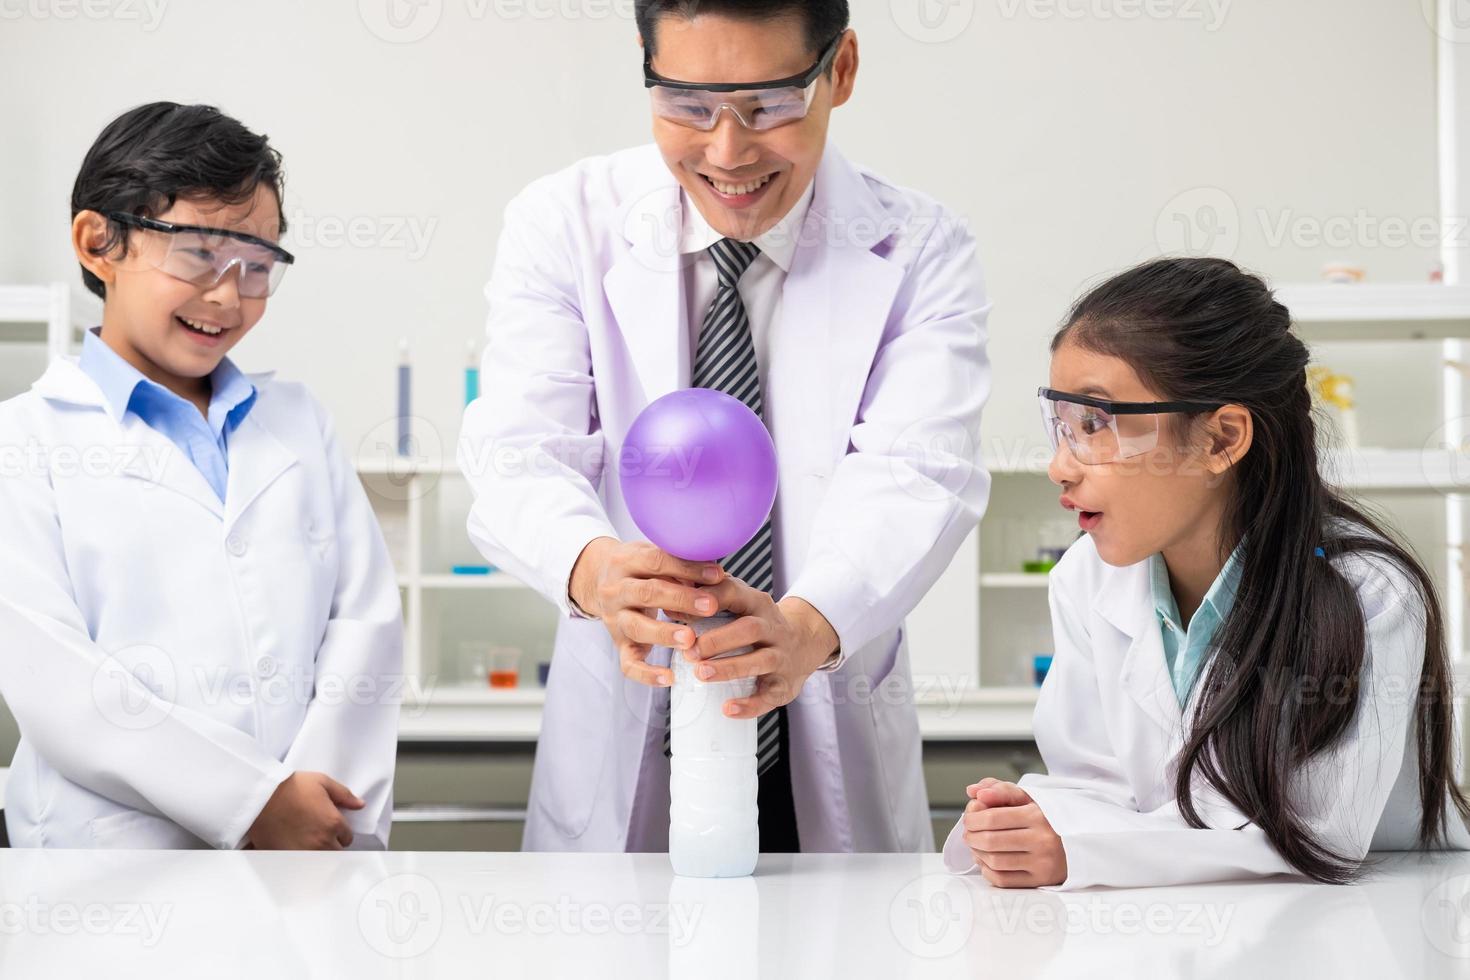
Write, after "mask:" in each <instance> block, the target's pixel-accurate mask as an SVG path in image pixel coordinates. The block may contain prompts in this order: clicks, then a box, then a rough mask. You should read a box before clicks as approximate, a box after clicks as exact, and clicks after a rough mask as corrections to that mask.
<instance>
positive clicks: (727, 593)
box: [684, 578, 838, 718]
mask: <svg viewBox="0 0 1470 980" xmlns="http://www.w3.org/2000/svg"><path fill="white" fill-rule="evenodd" d="M709 591H710V592H711V593H712V594H713V595H714V597H715V598H716V599H717V600H719V606H720V609H721V610H723V611H725V612H732V613H735V614H736V615H737V616H739V617H740V618H739V619H737V620H735V621H734V622H733V623H730V624H728V625H725V626H721V627H719V628H718V629H713V630H710V631H709V632H708V633H706V634H704V635H703V636H701V637H700V638H699V639H698V641H697V642H696V643H695V644H694V645H693V647H692V648H691V649H689V650H687V651H685V654H684V656H685V657H686V658H688V659H689V660H690V661H692V662H699V661H706V662H705V663H701V664H700V665H699V666H697V667H695V669H694V676H695V677H698V678H699V679H700V680H702V681H728V680H734V679H735V678H737V677H754V678H756V679H757V680H756V687H755V693H754V694H752V695H751V696H750V697H748V698H731V699H730V700H729V701H726V702H725V714H726V715H728V716H729V717H731V718H757V717H759V716H761V715H763V714H765V713H766V712H767V711H770V710H772V709H774V708H779V707H781V706H782V705H783V704H789V703H791V702H792V701H794V700H796V696H797V695H798V694H799V693H801V686H802V685H803V684H805V683H806V679H807V678H808V677H810V676H811V674H812V671H814V670H816V669H817V668H818V667H820V666H821V665H822V662H823V661H824V660H826V659H827V657H829V656H830V655H831V654H832V653H833V652H835V651H836V650H837V643H838V638H837V633H836V631H835V630H833V629H832V624H831V623H829V622H827V619H826V617H825V616H823V615H822V614H821V613H820V612H818V611H817V610H816V609H815V608H814V607H813V606H812V605H811V604H810V603H809V602H807V601H806V600H805V599H799V598H796V597H795V596H788V597H787V598H785V599H782V600H781V601H780V602H777V601H776V600H775V599H773V598H771V596H770V595H768V594H767V593H765V592H761V591H760V590H758V589H753V588H751V587H750V586H748V585H746V584H745V583H744V582H742V581H740V580H739V579H735V578H727V579H726V580H725V581H724V582H721V583H720V584H719V585H717V586H714V587H713V588H711V589H709ZM746 646H753V647H755V649H754V650H752V651H751V652H749V653H745V654H741V655H739V656H735V657H727V658H724V659H721V660H711V659H710V658H712V657H718V656H719V655H720V654H722V653H728V652H729V651H731V650H738V649H740V648H741V647H746Z"/></svg>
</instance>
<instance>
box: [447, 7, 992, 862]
mask: <svg viewBox="0 0 1470 980" xmlns="http://www.w3.org/2000/svg"><path fill="white" fill-rule="evenodd" d="M761 6H762V9H761V11H760V12H758V13H756V12H752V9H751V5H750V4H748V3H740V2H736V0H725V2H719V0H703V2H700V3H697V4H691V3H688V2H680V0H639V2H638V4H637V15H638V21H639V33H640V37H641V40H642V42H643V47H644V54H645V80H646V88H647V89H648V92H649V97H650V100H651V103H652V107H653V115H654V120H653V128H654V136H655V145H653V146H646V147H640V148H637V149H632V150H627V151H624V152H620V153H615V154H612V155H610V156H605V157H597V158H592V159H588V160H584V161H582V162H580V163H577V164H575V165H573V166H572V167H570V168H569V169H567V170H565V171H562V172H560V173H557V174H554V175H552V176H549V177H545V178H543V179H540V180H538V181H536V182H534V183H533V184H532V185H531V186H530V187H528V188H527V189H526V190H525V191H523V192H522V193H521V194H520V195H518V196H517V197H516V198H515V199H514V200H513V201H512V202H511V203H510V205H509V206H508V208H507V209H506V213H505V225H504V229H503V232H502V235H501V238H500V243H499V248H498V250H497V253H496V256H495V268H494V272H493V275H492V277H491V280H490V283H489V285H488V286H487V290H486V292H487V296H488V299H489V302H490V317H489V324H488V334H489V345H488V347H487V349H486V352H485V359H484V365H483V371H482V376H483V378H484V385H483V390H484V395H483V396H482V397H481V398H480V399H479V400H478V401H476V402H474V403H473V404H472V405H471V406H470V407H469V409H468V410H467V411H466V414H465V420H464V429H463V436H462V439H461V444H460V464H461V467H462V468H463V469H464V471H465V472H466V474H467V476H468V477H469V479H470V481H471V484H472V486H473V487H474V490H475V494H476V502H475V505H474V507H473V509H472V512H471V515H470V519H469V531H470V536H471V537H472V538H473V540H474V541H475V543H476V545H477V546H478V547H479V548H480V550H481V551H482V552H483V553H484V554H485V555H486V556H487V557H488V558H489V559H490V560H492V561H494V562H495V563H496V564H497V565H499V566H500V567H502V568H503V569H505V570H506V571H508V572H509V573H511V574H512V575H514V576H516V577H517V578H519V579H521V580H523V581H524V582H526V583H528V584H530V585H531V586H533V587H534V588H536V589H537V590H539V591H540V592H541V593H542V594H543V595H545V596H546V597H547V598H549V599H550V600H551V601H553V602H555V603H556V605H557V606H558V607H559V608H560V610H561V611H562V612H563V613H564V614H565V616H566V618H565V619H564V620H563V621H562V622H561V623H560V626H559V629H558V632H557V640H556V647H555V651H554V656H553V666H552V672H551V677H550V681H549V683H548V689H547V695H546V708H545V712H544V715H543V720H542V730H541V738H540V742H539V746H538V750H537V754H536V765H535V773H534V777H533V781H532V788H531V800H530V811H529V817H528V821H527V825H526V833H525V841H524V844H525V847H526V848H527V849H529V850H583V851H609V850H628V851H646V850H663V849H665V848H666V847H667V846H668V826H669V812H668V805H669V788H668V783H669V764H668V760H667V759H666V758H665V753H664V744H665V732H666V726H667V724H668V720H667V711H668V699H669V691H668V687H667V686H666V685H667V684H668V683H669V682H670V678H671V673H670V671H669V669H668V666H667V665H668V663H669V657H670V655H671V653H672V655H673V656H684V655H685V650H686V649H688V648H689V646H690V640H691V639H692V637H691V636H690V635H689V634H688V633H687V631H685V630H684V629H683V628H682V627H680V626H678V625H677V624H675V623H671V622H669V621H668V618H667V617H666V616H662V615H660V612H659V611H660V610H663V611H666V612H667V613H670V614H675V615H677V614H684V615H686V616H690V617H695V618H697V617H699V616H703V615H707V614H708V613H709V612H711V611H713V605H714V604H715V603H716V602H717V604H718V605H719V608H721V609H722V610H724V611H727V612H730V613H733V614H735V615H736V616H738V617H740V618H739V619H738V620H737V621H736V622H735V623H734V624H732V625H730V626H726V627H724V628H723V629H722V630H720V631H718V632H715V633H710V634H707V635H705V636H704V637H703V638H701V639H700V640H699V642H698V645H697V646H695V647H694V649H693V651H692V653H693V655H694V656H697V657H699V658H701V659H703V658H708V657H712V656H715V655H717V654H720V653H725V652H729V651H734V650H736V649H738V648H741V647H743V646H746V645H753V646H754V647H755V649H754V651H753V652H750V653H748V654H744V655H740V656H735V657H731V658H727V659H724V660H721V661H720V662H719V664H718V665H717V666H716V667H715V669H716V671H717V674H716V678H717V679H723V678H726V677H730V676H736V675H745V676H756V677H757V678H758V681H757V690H756V693H755V695H754V696H753V697H751V698H748V699H744V700H740V701H732V702H730V705H729V707H728V708H727V710H729V711H733V712H735V715H736V716H737V717H744V718H756V717H759V718H760V722H759V724H760V729H759V732H760V734H759V750H758V757H759V761H758V770H759V773H760V798H759V806H760V826H761V834H760V836H761V849H762V850H763V851H797V850H801V851H922V850H932V849H933V846H934V843H933V834H932V830H931V824H930V822H929V812H928V802H927V795H926V792H925V788H924V778H923V772H922V770H921V767H920V762H921V759H920V739H919V727H918V718H917V714H916V712H915V708H914V704H913V699H912V690H911V682H910V678H909V663H908V652H907V648H906V646H905V643H904V630H903V618H904V616H905V615H906V614H907V613H908V612H909V611H910V610H911V609H912V608H913V607H914V606H915V604H917V602H918V601H919V599H920V598H921V597H922V596H923V594H924V592H925V591H926V590H927V589H928V588H929V587H930V585H932V584H933V582H934V581H935V579H936V578H937V577H938V576H939V575H940V573H941V572H942V571H943V570H944V568H945V567H946V566H947V565H948V563H949V561H950V559H951V558H952V557H953V555H954V553H955V551H956V549H957V548H958V546H959V545H960V543H961V542H962V541H963V540H964V538H965V536H966V535H967V534H968V533H969V532H970V531H971V529H972V528H973V527H974V526H975V524H976V523H977V522H978V520H979V518H980V515H981V514H982V512H983V511H984V507H985V502H986V499H987V496H988V491H989V480H988V477H987V475H986V473H985V472H984V470H983V468H982V467H981V465H980V455H979V448H978V447H979V425H980V412H981V408H982V406H983V404H984V402H985V399H986V396H987V394H988V391H989V385H990V370H989V365H988V362H987V360H986V357H985V319H986V314H987V312H988V304H987V301H986V297H985V293H984V288H983V285H982V280H981V276H980V270H979V268H978V266H977V263H976V258H975V250H974V244H973V241H972V239H971V237H970V235H969V233H968V232H967V231H966V229H965V228H964V227H963V224H962V221H961V219H959V218H958V217H957V216H956V215H954V214H953V213H951V212H949V211H947V210H945V209H944V208H943V207H941V206H940V205H938V204H936V203H935V202H934V201H932V200H931V199H929V198H927V197H924V196H922V195H920V194H917V193H915V192H912V191H908V190H905V189H903V188H900V187H896V186H894V185H892V184H890V183H888V182H887V181H885V180H884V179H882V178H881V177H878V176H876V175H874V174H872V173H870V172H868V171H866V170H863V169H861V168H859V167H857V166H855V165H853V164H852V163H849V162H848V161H847V160H846V159H845V158H843V156H842V155H841V154H840V153H839V152H838V151H837V150H836V149H835V148H834V147H832V146H831V145H829V144H828V142H827V129H828V120H829V116H830V113H831V111H832V110H833V109H834V108H836V107H837V106H840V105H842V104H844V103H845V102H846V101H847V100H848V99H849V98H850V97H851V95H852V92H853V86H854V81H855V79H856V76H857V69H858V44H857V39H856V36H855V35H854V34H853V32H852V31H851V30H849V29H848V8H847V3H846V0H821V2H796V0H792V2H789V3H784V4H782V3H779V2H777V3H767V4H764V5H761ZM691 385H692V386H697V387H710V388H716V389H718V390H722V391H725V392H727V393H729V394H732V395H733V396H735V397H737V398H740V399H741V400H742V401H744V402H745V403H746V404H747V405H749V406H750V407H751V408H752V409H753V410H754V411H756V412H757V414H759V415H760V416H761V417H762V418H763V419H764V421H765V423H766V425H767V426H768V428H769V429H770V431H771V434H772V437H773V439H774V441H775V444H776V451H777V456H778V459H779V473H780V488H779V491H778V495H777V498H776V504H775V507H774V510H773V512H772V515H771V520H770V522H769V524H768V526H767V528H766V529H763V531H762V532H761V533H760V534H758V535H757V537H756V538H755V539H754V540H753V541H752V542H751V543H750V544H749V545H747V546H746V547H745V548H742V549H741V550H740V551H739V552H737V553H736V554H734V555H731V556H729V557H728V558H727V559H726V560H725V561H724V562H723V563H722V567H723V569H724V574H726V575H727V576H728V577H726V578H724V580H723V581H720V582H718V583H717V584H712V583H710V582H709V581H708V580H706V579H702V578H701V576H702V574H703V573H704V572H705V571H706V569H705V568H704V567H702V566H699V565H696V564H694V563H689V562H683V561H680V560H678V559H676V558H674V557H672V556H670V555H667V554H665V553H663V552H661V551H659V550H658V549H657V548H655V547H654V546H652V545H650V544H647V543H646V542H642V541H641V538H642V535H641V534H640V533H639V531H638V529H637V527H636V526H635V524H634V522H633V520H632V519H631V517H630V516H629V513H628V508H627V505H626V502H625V501H624V500H623V498H622V495H621V492H620V490H619V485H618V478H617V462H618V453H619V449H620V447H621V446H622V442H623V438H624V435H625V434H626V432H627V431H628V428H629V426H630V425H631V424H632V422H633V420H634V418H635V417H636V416H637V415H638V413H639V412H640V411H641V410H642V409H643V408H644V407H645V406H646V405H648V404H649V402H651V401H653V400H654V399H656V398H658V397H660V396H662V395H664V394H667V393H669V392H670V391H674V390H676V389H680V388H685V387H690V386H691ZM711 519H712V520H713V519H718V517H717V515H711ZM777 597H779V601H778V598H777ZM671 648H672V649H671Z"/></svg>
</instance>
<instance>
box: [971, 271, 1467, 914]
mask: <svg viewBox="0 0 1470 980" xmlns="http://www.w3.org/2000/svg"><path fill="white" fill-rule="evenodd" d="M1051 350H1052V362H1051V379H1050V384H1049V387H1047V388H1043V389H1042V390H1041V392H1040V401H1041V406H1042V414H1043V418H1044V421H1045V424H1046V426H1047V431H1048V434H1049V436H1050V437H1051V440H1052V445H1053V449H1054V455H1053V459H1052V462H1051V465H1050V467H1049V471H1048V472H1049V475H1050V477H1051V479H1052V481H1053V482H1055V483H1056V484H1057V485H1058V486H1059V487H1061V489H1062V497H1061V504H1062V506H1063V507H1064V508H1066V509H1068V510H1070V511H1074V512H1076V514H1077V515H1078V522H1079V526H1080V527H1081V529H1082V530H1083V531H1085V532H1086V534H1085V536H1084V537H1083V538H1082V539H1081V540H1079V541H1078V542H1077V543H1076V544H1074V545H1073V546H1072V548H1071V549H1070V550H1069V551H1068V552H1067V554H1066V556H1065V557H1064V558H1063V560H1062V561H1061V562H1060V563H1059V564H1058V565H1057V567H1056V568H1055V569H1054V570H1053V571H1052V573H1051V582H1050V600H1051V614H1052V623H1053V629H1054V635H1055V642H1056V651H1055V658H1054V660H1053V665H1052V668H1051V672H1050V673H1049V675H1048V677H1047V679H1046V682H1045V684H1043V686H1042V689H1041V693H1040V696H1039V698H1038V700H1037V705H1036V716H1035V732H1036V742H1037V746H1038V748H1039V749H1040V751H1041V754H1042V757H1043V758H1044V760H1045V762H1046V766H1047V774H1046V775H1027V776H1024V777H1022V779H1021V780H1020V782H1019V783H1008V782H1003V781H1000V780H996V779H983V780H981V781H980V782H978V783H975V784H973V785H971V786H970V787H968V790H967V792H968V796H969V798H970V799H969V803H968V805H967V806H966V809H965V814H964V816H963V817H962V819H961V820H960V822H959V824H958V825H957V826H956V827H955V828H954V830H953V831H952V832H951V834H950V836H949V839H948V841H947V842H946V843H945V851H944V852H945V860H946V863H947V864H948V865H949V867H950V868H952V869H953V870H955V871H962V872H963V871H979V872H980V873H982V874H983V875H984V876H985V877H986V878H987V879H989V880H990V881H991V882H992V883H994V884H996V885H1001V886H1020V887H1033V886H1060V887H1063V888H1067V889H1071V888H1081V887H1086V886H1089V885H1117V886H1147V885H1164V884H1179V883H1184V882H1195V881H1209V880H1218V879H1227V878H1237V877H1247V876H1256V875H1270V874H1280V873H1287V874H1298V875H1304V876H1306V877H1309V878H1312V879H1315V880H1317V881H1323V882H1347V881H1350V880H1352V879H1353V878H1355V877H1356V876H1357V875H1359V874H1360V873H1361V871H1362V868H1363V864H1364V860H1365V857H1366V855H1367V853H1368V851H1369V850H1370V848H1371V849H1408V848H1414V847H1426V848H1428V847H1441V846H1446V845H1448V846H1465V845H1466V844H1467V843H1470V835H1467V834H1466V829H1465V819H1466V816H1467V813H1470V804H1467V801H1466V798H1465V796H1464V794H1462V792H1461V791H1460V789H1459V787H1458V786H1457V785H1456V781H1455V773H1454V769H1455V755H1456V753H1455V750H1454V748H1453V746H1452V737H1453V731H1454V725H1453V712H1452V690H1451V675H1450V666H1449V661H1448V658H1447V656H1446V652H1445V635H1444V625H1443V616H1442V614H1441V610H1440V605H1439V601H1438V599H1437V598H1436V596H1435V592H1434V587H1433V584H1432V582H1431V580H1430V578H1429V576H1428V574H1427V573H1426V572H1425V570H1424V567H1423V565H1422V563H1421V562H1420V561H1419V559H1418V558H1416V557H1415V556H1414V554H1413V553H1412V552H1411V551H1410V550H1409V549H1408V548H1406V547H1404V546H1403V545H1402V544H1400V543H1398V542H1397V541H1396V540H1395V538H1394V537H1393V535H1392V534H1391V533H1390V532H1389V531H1388V530H1387V529H1386V528H1385V527H1384V526H1383V525H1382V524H1381V523H1380V522H1379V521H1378V520H1376V519H1375V518H1374V517H1372V516H1371V515H1370V514H1368V513H1367V512H1365V511H1364V510H1363V509H1362V508H1360V507H1359V506H1357V505H1355V504H1354V503H1353V502H1352V501H1350V500H1349V499H1348V498H1347V497H1345V496H1344V495H1343V494H1342V493H1340V492H1339V491H1337V490H1335V489H1334V488H1333V487H1332V486H1331V485H1329V484H1328V483H1327V482H1326V481H1324V479H1323V478H1322V476H1321V471H1320V469H1319V465H1318V464H1319V460H1318V439H1317V430H1316V426H1315V425H1314V422H1313V417H1312V405H1311V398H1310V395H1309V391H1308V387H1307V374H1306V368H1307V362H1308V353H1307V348H1306V346H1305V345H1304V344H1303V343H1302V341H1301V340H1300V339H1299V338H1298V337H1297V336H1296V335H1295V334H1294V333H1293V332H1292V330H1291V317H1290V315H1289V313H1288V311H1287V309H1286V308H1285V307H1284V306H1282V305H1281V304H1280V303H1279V302H1277V301H1276V300H1275V298H1274V297H1273V296H1272V294H1271V291H1270V289H1269V288H1268V287H1267V286H1266V284H1265V283H1264V282H1262V281H1261V280H1260V279H1259V278H1257V277H1255V276H1253V275H1249V274H1247V273H1245V272H1242V271H1241V270H1240V269H1239V268H1237V267H1236V266H1235V265H1234V264H1232V263H1230V262H1227V261H1224V260H1220V259H1162V260H1158V261H1154V262H1149V263H1146V264H1144V265H1142V266H1139V267H1137V268H1134V269H1131V270H1129V271H1127V272H1124V273H1123V274H1121V275H1119V276H1116V277H1114V278H1113V279H1110V280H1108V281H1107V282H1105V283H1103V284H1102V285H1100V286H1098V287H1097V288H1095V289H1093V290H1092V291H1091V292H1089V293H1088V294H1087V295H1086V296H1084V297H1083V298H1082V299H1081V300H1080V301H1079V302H1078V303H1077V305H1076V306H1075V307H1074V308H1073V310H1072V312H1071V314H1070V315H1069V317H1068V318H1067V321H1066V323H1065V325H1064V326H1063V327H1062V329H1061V330H1060V331H1059V332H1058V333H1057V334H1056V336H1055V337H1054V338H1053V340H1052V345H1051Z"/></svg>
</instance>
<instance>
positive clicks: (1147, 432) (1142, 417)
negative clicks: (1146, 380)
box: [1036, 388, 1224, 464]
mask: <svg viewBox="0 0 1470 980" xmlns="http://www.w3.org/2000/svg"><path fill="white" fill-rule="evenodd" d="M1036 395H1037V398H1038V399H1040V401H1041V419H1042V423H1043V424H1044V425H1045V426H1046V434H1047V438H1049V439H1050V440H1051V450H1052V452H1056V451H1057V449H1058V448H1059V447H1060V445H1061V443H1062V441H1063V440H1065V441H1066V443H1067V448H1068V449H1070V450H1071V451H1072V455H1073V456H1074V457H1076V459H1077V461H1078V462H1079V463H1088V464H1094V463H1111V462H1113V461H1115V460H1119V459H1131V458H1133V457H1134V456H1142V455H1143V454H1145V453H1148V452H1152V451H1153V450H1154V449H1156V448H1157V447H1158V445H1159V430H1160V428H1161V425H1160V420H1159V416H1161V415H1195V414H1198V413H1200V412H1213V411H1214V410H1215V409H1217V408H1220V407H1221V406H1222V405H1224V402H1114V401H1108V400H1106V399H1103V398H1092V397H1089V396H1087V395H1074V394H1071V393H1069V392H1065V391H1056V390H1055V389H1052V388H1040V389H1038V390H1037V392H1036Z"/></svg>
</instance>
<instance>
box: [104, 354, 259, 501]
mask: <svg viewBox="0 0 1470 980" xmlns="http://www.w3.org/2000/svg"><path fill="white" fill-rule="evenodd" d="M99 330H100V328H95V327H94V328H93V329H91V330H88V331H87V333H86V336H85V337H83V338H82V357H81V362H80V365H81V369H82V370H83V371H84V372H86V374H87V376H88V377H90V378H91V379H92V380H93V381H95V382H97V387H99V388H101V389H102V396H103V397H104V398H105V399H106V400H107V405H108V407H109V408H110V409H111V410H112V414H113V416H114V417H115V418H116V419H117V420H118V421H119V422H120V421H122V418H123V416H124V415H126V414H127V413H128V412H132V413H133V414H134V415H136V416H138V418H140V419H142V420H143V424H144V425H147V426H148V427H149V428H150V429H153V430H155V431H157V432H159V433H162V434H163V435H164V436H165V437H166V438H167V439H168V440H169V441H170V442H172V443H173V444H174V445H175V446H177V447H179V449H180V450H181V451H182V452H183V453H184V455H185V456H187V457H189V461H190V462H192V463H193V464H194V467H195V468H196V469H198V470H199V472H200V473H202V474H203V475H204V479H205V480H207V481H209V485H210V486H211V487H212V488H214V492H215V494H216V495H218V497H219V499H220V502H221V503H223V502H224V499H225V486H226V485H227V483H228V482H229V475H230V462H229V437H230V433H231V432H233V431H234V430H235V429H236V428H238V427H239V425H240V422H241V421H243V420H244V418H245V416H246V415H249V414H250V408H251V406H253V405H254V404H255V395H256V391H255V385H253V384H251V383H250V379H249V378H247V377H245V375H244V374H243V373H242V372H241V371H240V369H239V368H237V367H235V365H234V364H233V363H232V362H231V361H230V359H229V358H225V359H224V360H222V361H220V362H219V366H218V367H217V368H215V369H214V372H213V373H212V374H210V376H209V383H210V389H211V392H210V396H209V418H207V419H206V418H205V417H204V416H202V415H200V414H199V409H198V408H196V407H195V406H194V405H193V404H192V403H191V402H189V401H188V400H187V399H184V398H180V397H179V396H178V395H176V394H174V393H173V392H171V391H169V390H168V389H167V388H165V387H163V386H162V385H160V384H157V383H155V382H153V381H150V380H148V379H147V378H146V377H144V376H143V373H142V372H141V371H139V370H138V369H137V368H135V367H133V366H132V365H131V364H129V363H128V362H127V361H125V360H123V358H122V355H120V354H118V352H117V351H115V350H113V349H112V348H111V347H109V346H107V344H106V342H105V341H103V339H102V337H101V335H100V332H99Z"/></svg>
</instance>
